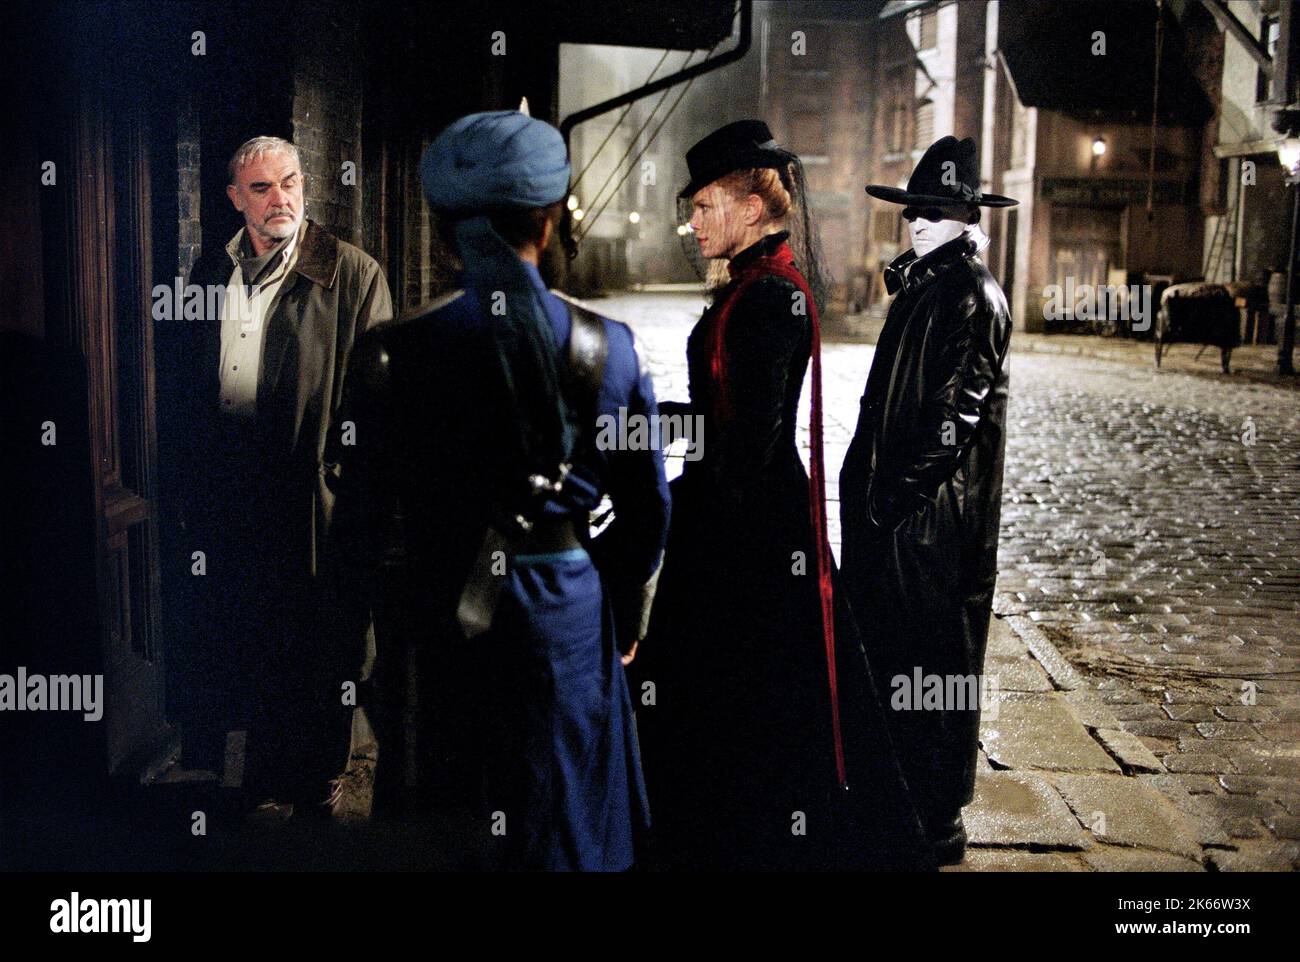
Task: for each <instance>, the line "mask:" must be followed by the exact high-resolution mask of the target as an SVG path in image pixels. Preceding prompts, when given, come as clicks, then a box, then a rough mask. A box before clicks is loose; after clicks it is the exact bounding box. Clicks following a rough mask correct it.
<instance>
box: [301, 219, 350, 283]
mask: <svg viewBox="0 0 1300 962" xmlns="http://www.w3.org/2000/svg"><path fill="white" fill-rule="evenodd" d="M298 246H299V250H298V261H297V263H296V264H294V266H293V270H294V273H295V274H301V275H302V276H303V277H305V278H307V280H309V281H311V282H312V283H314V284H319V285H320V286H321V287H325V288H332V287H333V286H334V282H335V280H337V279H338V276H339V241H338V238H337V237H335V236H334V235H333V234H331V233H330V232H329V231H327V230H325V228H323V227H321V226H320V225H319V224H317V223H316V222H315V221H314V220H311V219H310V218H309V219H308V220H307V224H306V227H305V228H304V230H303V234H302V239H301V240H300V241H299V242H298Z"/></svg>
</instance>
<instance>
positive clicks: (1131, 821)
mask: <svg viewBox="0 0 1300 962" xmlns="http://www.w3.org/2000/svg"><path fill="white" fill-rule="evenodd" d="M1051 780H1052V783H1053V784H1054V785H1055V786H1056V787H1057V789H1059V790H1060V792H1061V795H1062V796H1063V797H1064V798H1065V801H1066V804H1067V805H1069V806H1070V810H1071V811H1073V812H1074V814H1075V816H1076V817H1077V818H1078V819H1079V821H1080V822H1082V823H1083V824H1084V825H1085V826H1086V827H1087V828H1088V829H1089V830H1090V831H1091V832H1092V834H1093V836H1094V838H1096V839H1098V840H1099V841H1102V842H1107V843H1110V844H1112V845H1127V846H1131V847H1139V846H1140V847H1143V848H1153V849H1157V850H1159V851H1163V852H1170V853H1172V854H1174V855H1181V856H1184V857H1185V858H1189V859H1192V860H1193V861H1197V860H1199V859H1200V857H1201V846H1200V844H1199V843H1198V842H1197V840H1196V827H1195V826H1194V825H1193V824H1192V823H1191V822H1190V820H1189V819H1187V817H1186V816H1184V815H1183V814H1182V812H1180V811H1178V809H1176V808H1175V807H1174V806H1173V803H1172V802H1170V801H1169V800H1168V799H1167V798H1165V796H1164V795H1162V794H1161V793H1160V792H1158V791H1157V790H1156V789H1154V788H1152V787H1151V786H1150V785H1145V784H1143V783H1142V782H1140V781H1138V780H1137V779H1134V778H1127V777H1125V776H1123V775H1055V776H1053V777H1052V779H1051Z"/></svg>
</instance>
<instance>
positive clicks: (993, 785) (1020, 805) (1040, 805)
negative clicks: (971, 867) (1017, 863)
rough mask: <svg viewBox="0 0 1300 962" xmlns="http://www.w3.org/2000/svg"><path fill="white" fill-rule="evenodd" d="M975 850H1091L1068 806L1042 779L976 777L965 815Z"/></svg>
mask: <svg viewBox="0 0 1300 962" xmlns="http://www.w3.org/2000/svg"><path fill="white" fill-rule="evenodd" d="M962 817H963V820H964V821H965V823H966V835H967V837H968V838H969V840H970V844H971V845H973V846H974V845H986V846H994V845H996V846H1018V847H1022V848H1023V847H1028V846H1031V845H1032V846H1034V847H1036V848H1057V849H1085V848H1089V847H1090V846H1091V845H1092V841H1091V839H1090V838H1089V837H1088V833H1086V832H1085V831H1084V830H1083V828H1082V827H1081V826H1080V825H1079V822H1078V820H1077V819H1076V818H1075V817H1074V815H1073V814H1072V813H1071V811H1070V809H1069V806H1067V805H1066V804H1065V802H1064V801H1062V800H1061V796H1060V795H1058V794H1057V792H1056V790H1055V789H1054V788H1052V786H1051V784H1050V783H1049V782H1048V781H1047V779H1046V778H1044V777H1043V776H1041V775H1036V774H1034V773H1032V772H993V773H992V774H989V775H976V777H975V798H974V800H973V801H972V802H971V803H970V805H968V806H967V807H966V808H965V809H964V811H963V813H962Z"/></svg>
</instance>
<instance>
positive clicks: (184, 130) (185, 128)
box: [176, 94, 203, 277]
mask: <svg viewBox="0 0 1300 962" xmlns="http://www.w3.org/2000/svg"><path fill="white" fill-rule="evenodd" d="M199 160H200V150H199V115H198V112H197V111H196V110H195V109H194V101H193V99H192V98H191V97H190V96H189V95H188V94H186V95H183V96H182V97H181V98H179V102H178V103H177V105H176V176H177V198H176V203H177V218H178V224H177V238H178V243H177V251H176V262H177V264H178V268H177V272H178V273H179V275H180V276H181V277H188V276H189V273H190V268H191V267H193V266H194V262H195V261H196V260H198V259H199V255H200V254H202V253H203V226H202V223H201V221H200V218H199V211H200V207H201V202H202V195H201V183H202V178H201V177H200V168H199Z"/></svg>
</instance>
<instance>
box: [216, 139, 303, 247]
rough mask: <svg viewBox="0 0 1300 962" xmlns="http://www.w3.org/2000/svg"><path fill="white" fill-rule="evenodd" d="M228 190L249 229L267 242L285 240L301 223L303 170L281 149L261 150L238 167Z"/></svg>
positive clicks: (231, 199)
mask: <svg viewBox="0 0 1300 962" xmlns="http://www.w3.org/2000/svg"><path fill="white" fill-rule="evenodd" d="M226 194H227V195H228V196H229V197H230V202H231V203H232V204H234V205H235V210H237V211H239V212H240V213H241V214H243V215H244V223H245V224H246V225H247V226H248V230H249V232H250V233H256V234H257V235H258V237H260V238H261V239H262V241H263V242H265V243H268V244H275V243H277V242H279V241H281V240H284V238H286V237H288V236H290V235H291V234H293V232H294V231H296V230H297V229H298V225H299V224H301V223H302V217H303V207H304V204H303V199H302V170H301V168H300V167H299V166H298V162H297V161H295V160H294V159H293V157H292V156H290V155H289V154H286V153H284V152H282V151H270V152H267V153H265V154H261V155H260V156H258V157H256V158H254V159H253V160H252V161H250V162H249V163H247V164H245V165H244V166H243V167H241V168H239V170H237V171H235V182H234V183H233V184H231V185H230V186H228V187H227V188H226Z"/></svg>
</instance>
